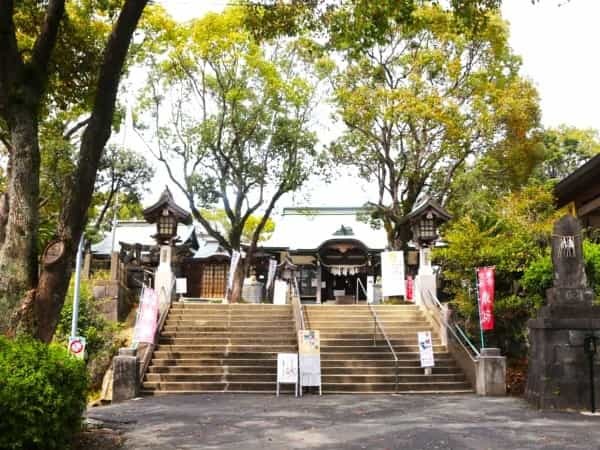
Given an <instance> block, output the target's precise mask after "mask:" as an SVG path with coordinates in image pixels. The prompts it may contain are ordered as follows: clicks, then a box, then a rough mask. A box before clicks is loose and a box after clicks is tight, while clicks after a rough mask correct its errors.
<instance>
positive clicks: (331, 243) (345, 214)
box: [260, 207, 387, 303]
mask: <svg viewBox="0 0 600 450" xmlns="http://www.w3.org/2000/svg"><path fill="white" fill-rule="evenodd" d="M366 215H367V210H366V209H365V208H361V207H350V208H338V207H321V208H306V207H305V208H284V210H283V214H282V216H281V217H280V218H279V219H278V221H277V225H276V227H275V231H274V233H273V235H272V236H271V238H270V239H269V240H268V241H266V242H263V243H262V244H261V247H260V248H261V250H262V252H263V253H264V254H271V255H273V256H275V257H276V258H277V259H278V261H279V262H280V263H281V262H283V261H289V262H290V263H292V264H293V265H294V266H296V267H297V273H296V278H297V280H298V288H299V291H300V297H301V299H302V300H304V301H315V302H317V303H321V302H323V301H326V300H337V301H348V302H350V301H353V300H354V299H355V298H358V299H362V300H364V299H365V289H366V284H367V276H368V275H372V276H379V275H380V273H381V268H380V265H381V262H380V257H379V254H380V253H381V252H382V251H383V250H384V249H385V248H386V245H387V242H386V235H385V232H384V231H383V230H382V229H376V228H374V227H373V226H371V225H370V224H369V223H368V220H367V217H366ZM361 216H362V217H361Z"/></svg>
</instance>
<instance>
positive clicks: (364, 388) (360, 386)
mask: <svg viewBox="0 0 600 450" xmlns="http://www.w3.org/2000/svg"><path fill="white" fill-rule="evenodd" d="M396 389H397V392H428V393H438V394H442V393H445V392H446V391H450V392H455V393H456V392H459V391H460V392H462V393H467V392H473V390H472V389H471V387H470V386H469V383H467V382H459V381H458V382H457V381H448V382H426V381H419V382H408V383H398V385H397V387H396V383H353V382H350V383H323V393H324V394H337V393H340V394H341V393H359V392H365V393H372V394H374V393H379V392H381V393H386V392H395V391H396Z"/></svg>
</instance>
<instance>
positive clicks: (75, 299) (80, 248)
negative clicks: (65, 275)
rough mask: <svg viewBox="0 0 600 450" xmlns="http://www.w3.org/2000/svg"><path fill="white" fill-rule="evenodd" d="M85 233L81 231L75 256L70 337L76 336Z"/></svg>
mask: <svg viewBox="0 0 600 450" xmlns="http://www.w3.org/2000/svg"><path fill="white" fill-rule="evenodd" d="M84 240H85V233H81V239H79V245H78V246H77V257H76V258H75V289H74V292H73V320H72V321H71V337H72V338H74V337H76V336H77V322H78V320H79V285H80V280H81V259H82V255H83V241H84Z"/></svg>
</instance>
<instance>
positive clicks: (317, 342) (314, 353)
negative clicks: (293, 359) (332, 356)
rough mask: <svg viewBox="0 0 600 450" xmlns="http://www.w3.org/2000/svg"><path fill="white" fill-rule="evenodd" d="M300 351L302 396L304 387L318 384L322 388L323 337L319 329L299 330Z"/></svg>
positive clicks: (320, 391)
mask: <svg viewBox="0 0 600 450" xmlns="http://www.w3.org/2000/svg"><path fill="white" fill-rule="evenodd" d="M298 353H299V356H300V386H299V387H300V396H302V388H303V387H305V386H307V387H310V386H318V387H319V395H320V394H321V393H322V390H321V337H320V333H319V331H318V330H300V331H298Z"/></svg>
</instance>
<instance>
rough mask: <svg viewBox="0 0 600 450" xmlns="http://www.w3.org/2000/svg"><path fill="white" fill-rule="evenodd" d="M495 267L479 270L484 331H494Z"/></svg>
mask: <svg viewBox="0 0 600 450" xmlns="http://www.w3.org/2000/svg"><path fill="white" fill-rule="evenodd" d="M494 270H495V268H494V267H480V268H479V269H477V286H478V292H479V298H478V301H479V322H480V324H481V329H482V330H483V331H486V330H493V329H494V285H495V282H494Z"/></svg>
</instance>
